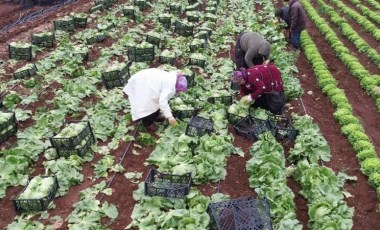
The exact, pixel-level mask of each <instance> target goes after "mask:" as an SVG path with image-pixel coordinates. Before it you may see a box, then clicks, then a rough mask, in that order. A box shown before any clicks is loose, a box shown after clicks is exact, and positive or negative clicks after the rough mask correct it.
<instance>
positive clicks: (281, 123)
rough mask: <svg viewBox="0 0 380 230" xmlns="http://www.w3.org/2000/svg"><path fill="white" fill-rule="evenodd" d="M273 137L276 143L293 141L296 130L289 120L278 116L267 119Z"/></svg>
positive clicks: (296, 133)
mask: <svg viewBox="0 0 380 230" xmlns="http://www.w3.org/2000/svg"><path fill="white" fill-rule="evenodd" d="M268 121H269V125H270V128H271V132H272V134H273V136H274V137H275V138H276V140H278V141H283V142H287V141H294V140H295V139H296V137H297V135H298V129H296V128H294V127H293V125H292V122H291V120H290V118H288V117H285V116H280V115H271V116H269V117H268Z"/></svg>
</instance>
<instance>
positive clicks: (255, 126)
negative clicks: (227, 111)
mask: <svg viewBox="0 0 380 230" xmlns="http://www.w3.org/2000/svg"><path fill="white" fill-rule="evenodd" d="M234 129H235V132H236V134H237V135H240V136H244V137H246V138H248V139H250V140H252V141H257V140H258V139H259V135H260V134H262V133H264V132H266V131H270V125H269V122H268V121H267V120H261V119H258V118H255V117H252V116H251V115H248V116H246V117H245V118H243V119H241V120H240V121H238V122H237V123H236V124H235V125H234Z"/></svg>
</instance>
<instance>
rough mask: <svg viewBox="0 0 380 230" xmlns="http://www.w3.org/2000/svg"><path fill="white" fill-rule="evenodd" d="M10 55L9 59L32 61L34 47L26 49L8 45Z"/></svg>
mask: <svg viewBox="0 0 380 230" xmlns="http://www.w3.org/2000/svg"><path fill="white" fill-rule="evenodd" d="M8 54H9V59H16V60H27V61H31V60H32V46H29V47H26V48H20V47H13V46H11V45H8Z"/></svg>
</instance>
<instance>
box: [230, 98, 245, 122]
mask: <svg viewBox="0 0 380 230" xmlns="http://www.w3.org/2000/svg"><path fill="white" fill-rule="evenodd" d="M248 115H249V104H247V103H244V102H242V101H238V102H236V103H234V104H232V105H230V107H228V111H227V119H228V122H229V123H230V124H232V125H235V124H236V123H237V122H238V121H240V120H241V119H243V118H245V117H246V116H248Z"/></svg>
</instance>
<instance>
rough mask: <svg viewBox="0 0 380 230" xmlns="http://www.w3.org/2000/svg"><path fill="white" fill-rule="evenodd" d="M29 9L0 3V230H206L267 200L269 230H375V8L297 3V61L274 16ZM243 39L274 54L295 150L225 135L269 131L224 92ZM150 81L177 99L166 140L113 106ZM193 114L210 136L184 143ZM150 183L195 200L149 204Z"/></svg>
mask: <svg viewBox="0 0 380 230" xmlns="http://www.w3.org/2000/svg"><path fill="white" fill-rule="evenodd" d="M30 2H33V3H34V4H35V5H31V6H30V7H28V8H25V7H21V5H20V4H27V3H28V1H2V2H1V3H0V16H1V17H0V82H1V84H0V101H1V104H0V127H1V130H0V148H1V149H0V210H1V211H0V213H1V215H0V228H1V229H9V230H19V229H117V230H118V229H147V230H154V229H192V230H193V229H213V227H212V226H213V225H212V223H213V221H214V216H213V214H211V212H210V211H209V210H210V209H208V207H209V206H210V204H213V203H215V202H222V201H228V200H232V199H237V198H244V197H253V198H255V199H264V198H265V199H266V200H267V202H268V204H269V207H270V214H268V215H269V216H270V220H271V225H272V228H273V229H276V230H277V229H279V230H293V229H295V230H301V229H313V230H320V229H329V230H333V229H334V230H338V229H339V230H347V229H357V230H363V229H366V230H367V229H368V230H372V229H379V227H378V226H379V224H380V214H379V213H378V208H379V198H380V159H379V154H378V153H379V152H380V113H379V111H380V50H379V46H378V44H379V41H380V26H379V23H380V17H379V16H378V13H379V11H380V2H379V1H376V0H365V1H364V0H342V1H338V0H311V1H307V0H300V2H301V3H302V5H303V7H304V9H305V11H306V14H307V17H308V18H307V28H306V29H305V30H304V31H303V32H302V35H301V49H300V50H293V49H292V48H291V47H290V44H288V43H287V42H286V39H285V37H284V33H283V31H282V28H283V26H284V24H283V23H281V22H279V21H278V19H277V18H276V17H275V15H274V12H275V9H276V8H279V7H282V6H284V5H285V4H287V2H283V1H272V0H250V1H248V0H208V1H202V0H188V1H187V0H186V1H185V0H176V1H167V0H134V1H132V0H81V1H74V0H68V1H51V2H50V3H49V1H30ZM42 2H47V3H48V4H42ZM26 15H29V16H30V17H27V18H28V20H27V19H25V16H26ZM243 31H254V32H258V33H260V34H262V35H263V36H264V37H265V38H266V39H267V40H268V41H269V42H270V43H271V44H272V51H271V57H270V59H271V62H272V63H274V64H276V66H277V67H278V68H279V69H280V70H281V74H282V78H283V80H284V85H285V96H286V99H287V103H286V105H285V113H284V115H285V116H286V117H288V118H289V119H290V120H291V121H292V123H291V124H292V127H293V128H294V130H297V136H296V138H295V139H294V140H286V139H281V138H278V137H279V136H278V135H280V136H281V135H284V134H283V133H282V132H277V133H274V132H270V130H269V131H268V132H263V133H262V134H261V135H259V136H257V140H256V139H255V140H253V139H250V138H247V137H245V136H242V135H238V133H237V132H236V130H235V129H236V127H237V125H238V124H241V122H240V123H238V122H239V121H240V119H242V118H244V117H246V116H247V115H250V116H253V117H255V118H257V119H263V120H266V119H268V123H266V124H268V127H271V124H272V123H271V122H274V121H273V120H271V119H273V115H272V114H269V113H268V112H266V111H265V110H262V109H250V108H248V106H247V105H245V104H242V103H241V102H240V101H239V98H240V97H239V95H238V91H237V90H236V89H235V88H234V87H233V85H232V84H231V80H230V79H231V74H232V72H233V71H234V70H235V64H234V61H235V43H236V38H237V36H238V34H239V33H241V32H243ZM151 67H154V68H160V69H164V70H168V71H171V70H179V71H181V72H183V73H184V74H186V75H187V76H188V83H189V90H188V93H186V94H183V93H182V94H180V95H178V96H176V97H175V98H173V99H172V100H170V101H169V103H170V105H171V108H172V110H173V114H174V115H175V116H176V117H177V120H178V125H177V126H170V125H168V123H167V121H165V122H163V123H160V124H159V129H158V130H157V131H156V132H153V131H149V130H146V129H145V128H144V127H143V125H142V124H140V123H139V122H136V121H132V118H131V114H130V106H129V102H128V98H127V96H126V95H125V94H124V93H123V92H122V87H123V86H124V85H125V84H126V83H127V81H128V78H129V77H130V75H133V74H134V73H136V72H138V71H139V70H142V69H146V68H151ZM194 114H197V115H198V116H200V117H203V118H205V119H207V120H208V121H212V123H213V126H212V130H211V132H210V133H208V134H206V135H202V136H191V135H186V130H187V125H188V123H189V120H190V117H191V116H192V115H194ZM270 129H272V131H273V127H272V128H270ZM264 131H265V130H264ZM274 134H276V135H274ZM275 136H276V137H277V138H275ZM283 137H284V136H283ZM151 169H157V170H158V171H160V172H162V173H166V174H174V175H182V176H183V177H185V176H186V175H191V185H192V186H191V189H190V190H189V191H188V194H186V195H185V196H184V197H183V198H167V197H163V196H165V194H166V195H168V194H167V193H165V194H163V193H159V192H157V193H156V194H158V195H160V196H148V195H146V194H145V193H144V191H145V192H147V190H146V187H144V181H145V178H147V177H148V174H149V173H150V172H155V171H153V170H152V171H151ZM151 178H153V179H157V178H159V176H153V177H151ZM185 179H187V180H186V182H188V181H189V180H188V178H187V177H186V178H185ZM176 180H179V179H178V178H177V179H176ZM154 183H156V184H155V186H166V185H167V184H165V183H167V182H165V181H164V182H154ZM154 183H153V184H154ZM177 195H178V194H177ZM227 216H228V215H227ZM230 217H231V215H230ZM226 218H227V217H226ZM226 221H228V220H227V219H226ZM216 222H217V221H216ZM236 224H237V223H235V225H236ZM262 226H264V225H262ZM265 226H266V225H265ZM249 227H251V228H252V229H253V226H249ZM219 229H227V227H225V228H222V227H220V228H219ZM228 229H230V228H228ZM231 229H235V228H234V227H231ZM262 229H270V228H269V227H268V226H266V227H262Z"/></svg>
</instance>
